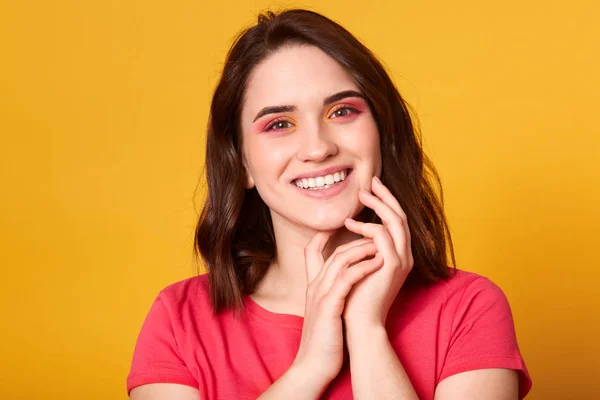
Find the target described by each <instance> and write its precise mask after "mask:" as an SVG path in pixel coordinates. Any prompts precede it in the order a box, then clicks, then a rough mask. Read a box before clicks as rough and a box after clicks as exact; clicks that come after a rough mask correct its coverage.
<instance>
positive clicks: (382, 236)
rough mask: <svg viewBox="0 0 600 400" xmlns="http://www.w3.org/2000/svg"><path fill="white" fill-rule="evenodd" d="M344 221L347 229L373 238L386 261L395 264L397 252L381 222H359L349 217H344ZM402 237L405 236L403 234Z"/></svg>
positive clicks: (397, 257) (397, 256)
mask: <svg viewBox="0 0 600 400" xmlns="http://www.w3.org/2000/svg"><path fill="white" fill-rule="evenodd" d="M344 223H345V225H346V228H347V229H348V230H349V231H351V232H355V233H358V234H359V235H363V236H364V237H368V238H371V239H373V242H374V243H375V245H376V246H377V249H378V251H379V253H380V254H381V255H382V256H383V259H384V261H385V262H386V263H391V265H396V264H397V262H398V259H399V253H398V251H397V250H396V246H395V243H394V241H393V240H392V238H391V236H390V234H389V232H388V230H387V229H386V227H384V226H383V225H381V224H372V223H365V222H359V221H356V220H353V219H351V218H346V221H345V222H344ZM403 237H405V236H404V235H403ZM404 245H405V244H404Z"/></svg>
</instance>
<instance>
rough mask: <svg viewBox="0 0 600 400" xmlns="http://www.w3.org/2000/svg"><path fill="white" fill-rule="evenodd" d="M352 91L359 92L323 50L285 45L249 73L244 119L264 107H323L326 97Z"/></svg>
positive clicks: (343, 70) (342, 70)
mask: <svg viewBox="0 0 600 400" xmlns="http://www.w3.org/2000/svg"><path fill="white" fill-rule="evenodd" d="M349 89H354V90H357V91H359V88H358V86H357V85H356V83H355V82H354V80H353V79H352V76H351V75H350V73H349V72H348V71H346V69H344V68H343V67H342V66H341V65H340V64H338V62H337V61H335V60H334V59H333V58H331V57H330V56H329V55H327V54H326V53H325V52H323V51H322V50H321V49H319V48H317V47H315V46H307V45H292V46H284V47H282V48H280V49H279V50H277V51H276V52H275V53H273V54H272V55H270V56H269V57H267V58H266V59H265V60H264V61H263V62H261V63H260V64H258V65H257V66H256V67H255V68H254V70H253V71H252V73H251V74H250V76H249V79H248V82H247V85H246V90H245V96H244V97H245V101H244V107H243V111H242V118H244V115H246V116H247V115H248V114H250V115H254V114H255V113H256V112H257V111H258V110H260V109H261V108H262V107H265V106H276V105H295V106H298V108H299V109H300V108H302V107H303V106H304V107H311V106H314V105H315V104H317V103H318V104H321V105H322V103H323V99H324V98H325V97H327V96H330V95H331V94H334V93H337V92H340V91H342V90H349Z"/></svg>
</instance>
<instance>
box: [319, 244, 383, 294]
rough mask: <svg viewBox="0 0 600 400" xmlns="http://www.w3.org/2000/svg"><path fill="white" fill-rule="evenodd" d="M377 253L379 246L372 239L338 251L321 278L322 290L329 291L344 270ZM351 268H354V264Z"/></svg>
mask: <svg viewBox="0 0 600 400" xmlns="http://www.w3.org/2000/svg"><path fill="white" fill-rule="evenodd" d="M375 254H377V246H375V243H373V242H372V241H369V242H367V243H363V244H361V245H358V246H354V247H350V248H349V249H346V250H345V251H342V252H340V253H337V254H336V255H335V256H333V257H332V258H331V262H330V263H329V267H328V268H327V270H326V271H325V274H324V276H323V279H322V280H321V285H320V286H321V288H322V290H323V291H324V292H325V293H326V292H329V290H330V289H331V287H332V286H333V284H334V282H335V281H336V280H337V278H338V276H339V275H340V274H341V273H342V271H343V270H345V269H347V268H349V267H350V266H351V265H352V264H356V263H358V262H359V261H362V260H364V259H365V258H367V257H371V256H374V255H375ZM351 268H354V266H352V267H351Z"/></svg>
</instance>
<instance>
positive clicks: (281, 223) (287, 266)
mask: <svg viewBox="0 0 600 400" xmlns="http://www.w3.org/2000/svg"><path fill="white" fill-rule="evenodd" d="M272 218H273V230H274V234H275V242H276V248H277V259H276V260H275V261H274V262H273V263H272V264H271V265H270V266H269V270H268V271H267V274H266V275H265V277H264V278H263V280H262V281H261V283H260V285H259V288H258V291H259V292H262V293H263V294H264V295H266V296H267V297H269V298H272V299H279V300H280V301H285V302H289V303H291V304H296V305H297V306H298V307H300V306H304V302H305V297H306V288H307V286H308V282H307V279H306V265H305V259H304V248H305V247H306V246H307V245H308V243H309V242H310V240H311V239H312V238H313V236H314V235H315V234H316V233H317V231H315V230H314V229H310V228H308V227H303V228H301V227H298V226H297V225H294V224H292V223H291V222H290V221H288V220H285V219H283V218H281V217H280V216H276V215H273V213H272ZM360 237H361V236H359V235H357V234H355V233H353V232H350V231H348V230H347V229H346V228H345V227H343V226H342V227H341V228H339V229H338V230H337V231H336V232H335V233H334V234H333V235H332V236H331V238H330V239H329V241H328V243H327V246H326V247H325V250H324V251H323V259H324V260H327V259H328V258H329V256H330V255H331V254H332V253H333V251H334V250H335V249H336V248H337V247H338V246H341V245H342V244H345V243H348V242H350V241H352V240H355V239H358V238H360Z"/></svg>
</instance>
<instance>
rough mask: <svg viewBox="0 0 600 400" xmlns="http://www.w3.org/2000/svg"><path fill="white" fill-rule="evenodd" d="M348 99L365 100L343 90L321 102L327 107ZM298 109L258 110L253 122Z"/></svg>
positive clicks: (351, 91)
mask: <svg viewBox="0 0 600 400" xmlns="http://www.w3.org/2000/svg"><path fill="white" fill-rule="evenodd" d="M348 97H359V98H361V99H363V100H366V97H365V95H364V94H362V93H360V92H357V91H356V90H344V91H342V92H339V93H336V94H333V95H331V96H329V97H326V98H325V100H323V105H324V106H326V105H329V104H331V103H335V102H336V101H340V100H342V99H346V98H348ZM297 109H298V107H296V106H272V107H265V108H263V109H262V110H260V111H259V112H258V114H256V117H254V121H252V122H255V121H256V120H257V119H259V118H260V117H264V116H265V115H267V114H276V113H281V112H292V111H296V110H297Z"/></svg>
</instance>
